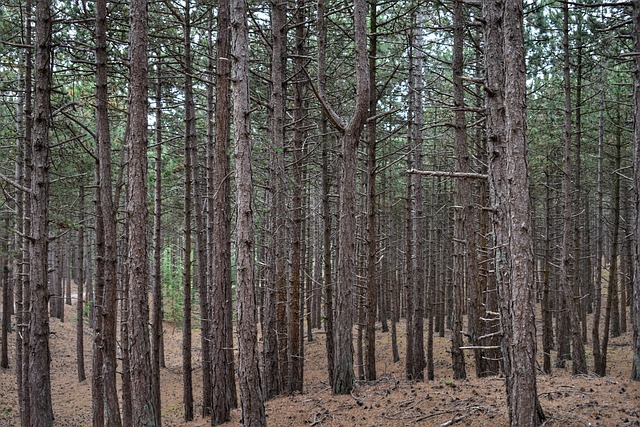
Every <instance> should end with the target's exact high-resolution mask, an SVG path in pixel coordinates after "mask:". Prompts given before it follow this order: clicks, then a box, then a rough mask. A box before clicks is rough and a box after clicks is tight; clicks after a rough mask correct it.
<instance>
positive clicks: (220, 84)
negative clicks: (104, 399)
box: [210, 0, 235, 426]
mask: <svg viewBox="0 0 640 427" xmlns="http://www.w3.org/2000/svg"><path fill="white" fill-rule="evenodd" d="M229 13H230V9H229V1H228V0H222V1H220V4H219V11H218V33H217V39H216V45H217V62H218V66H217V68H216V87H217V97H216V106H215V110H216V119H217V120H216V141H215V149H214V155H213V160H214V165H215V168H214V169H213V177H212V178H213V182H212V183H210V187H212V188H213V189H215V190H214V193H213V198H212V200H211V203H212V204H213V206H212V209H211V214H210V215H211V219H210V220H211V222H212V231H213V234H212V236H211V249H212V255H211V256H212V262H211V264H212V266H213V267H212V268H213V280H212V289H211V307H210V310H211V311H210V318H211V358H212V360H211V370H212V377H213V378H215V381H213V390H212V398H213V402H212V410H211V425H212V426H216V425H218V424H221V423H224V422H226V421H228V420H229V418H230V416H231V397H230V392H231V389H232V386H231V383H233V382H234V379H233V376H230V375H229V373H230V372H229V369H228V366H229V364H230V363H232V362H231V361H229V360H228V357H229V352H228V351H227V350H226V347H227V341H228V340H227V313H226V311H227V310H228V309H229V307H228V306H229V305H230V303H229V302H227V288H230V286H231V247H230V245H231V227H230V222H231V212H230V210H231V205H230V202H229V193H230V189H231V185H230V180H229V170H230V167H229V138H230V123H231V122H230V117H229V106H230V82H231V80H230V61H229V57H230V54H231V52H230V49H231V44H230V38H229V37H230V34H229V29H230V28H229V26H230V22H229ZM212 166H213V165H212ZM220 307H224V309H222V310H221V309H220ZM234 393H235V390H234Z"/></svg>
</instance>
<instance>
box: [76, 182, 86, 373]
mask: <svg viewBox="0 0 640 427" xmlns="http://www.w3.org/2000/svg"><path fill="white" fill-rule="evenodd" d="M84 202H85V189H84V186H81V187H80V195H79V200H78V204H79V205H80V216H79V218H78V222H79V223H80V224H81V225H80V228H79V229H78V247H77V249H76V250H77V259H76V269H77V272H76V275H77V281H78V300H77V304H76V323H77V324H76V362H77V365H78V381H79V382H82V381H84V380H86V379H87V375H86V372H85V368H84V284H85V277H86V276H85V273H86V272H85V269H84V261H85V256H84V255H85V254H84V251H85V247H84V241H85V233H84V224H85V210H84Z"/></svg>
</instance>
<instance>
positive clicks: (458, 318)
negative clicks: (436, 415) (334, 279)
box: [451, 0, 482, 380]
mask: <svg viewBox="0 0 640 427" xmlns="http://www.w3.org/2000/svg"><path fill="white" fill-rule="evenodd" d="M463 51H464V15H463V10H462V1H461V0H455V1H454V2H453V63H452V67H453V98H454V101H453V102H454V104H455V112H454V115H455V122H454V128H455V140H456V150H455V151H456V161H455V166H456V171H457V172H470V167H469V149H468V147H467V119H466V115H465V114H466V113H465V110H464V108H465V102H464V86H463V82H462V74H463V71H464V57H463ZM454 186H455V189H454V204H455V206H456V207H455V210H454V213H453V216H454V224H453V229H454V230H453V234H454V236H453V247H454V249H453V250H454V255H453V262H454V265H453V313H452V314H453V329H452V330H451V359H452V364H453V378H454V379H459V380H460V379H465V378H467V372H466V369H465V361H464V352H463V351H462V350H461V349H460V347H462V345H463V344H464V343H463V340H462V328H463V326H462V323H463V315H464V290H465V282H466V283H467V286H468V289H469V291H470V293H471V298H472V299H471V300H472V301H477V298H479V295H475V294H474V292H475V291H476V283H475V282H476V280H475V277H476V273H477V263H476V262H475V260H476V248H475V231H474V227H473V201H472V189H471V182H469V180H467V179H456V180H455V181H454ZM473 264H475V265H473ZM465 279H466V280H465ZM476 313H477V311H475V310H471V311H470V316H469V332H470V333H471V341H472V343H474V344H475V340H476V338H477V335H476V330H477V329H478V328H477V322H476V320H477V319H475V317H474V315H475V314H476ZM474 354H475V359H476V369H480V368H481V366H482V365H481V360H482V355H481V353H480V350H474Z"/></svg>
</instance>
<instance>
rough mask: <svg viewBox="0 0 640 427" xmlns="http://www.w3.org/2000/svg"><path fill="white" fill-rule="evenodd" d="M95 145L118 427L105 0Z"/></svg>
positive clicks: (111, 391) (107, 339) (107, 368)
mask: <svg viewBox="0 0 640 427" xmlns="http://www.w3.org/2000/svg"><path fill="white" fill-rule="evenodd" d="M95 33H96V48H95V60H96V147H97V150H98V165H99V170H98V176H99V196H98V197H99V203H100V206H101V209H102V214H103V215H102V228H103V239H104V253H103V256H104V259H103V264H104V266H103V269H104V271H103V274H104V276H103V281H104V288H103V292H104V294H103V298H102V313H101V315H102V334H101V338H102V339H101V341H100V350H101V351H102V353H103V356H102V358H103V360H102V367H101V369H102V381H103V385H104V391H103V393H104V394H103V396H104V404H105V412H104V413H105V425H106V426H109V427H118V426H120V425H122V422H121V420H120V408H119V405H118V388H117V386H116V367H117V360H116V352H117V347H116V346H117V343H116V331H117V326H116V325H117V323H116V321H117V305H116V303H117V298H116V288H117V272H116V268H117V237H116V216H115V208H114V204H113V194H112V184H111V138H110V135H109V116H108V105H107V102H108V96H109V94H108V91H107V2H106V0H100V1H97V2H96V29H95Z"/></svg>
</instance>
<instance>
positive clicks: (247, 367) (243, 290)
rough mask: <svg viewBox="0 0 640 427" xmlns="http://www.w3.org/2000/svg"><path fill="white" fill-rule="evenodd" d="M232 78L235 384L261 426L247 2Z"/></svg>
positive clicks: (235, 25)
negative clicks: (236, 331) (236, 334)
mask: <svg viewBox="0 0 640 427" xmlns="http://www.w3.org/2000/svg"><path fill="white" fill-rule="evenodd" d="M231 40H232V42H231V46H232V50H231V54H232V55H231V58H232V61H231V78H232V80H233V82H234V85H233V123H234V129H235V133H234V143H235V144H234V145H235V147H234V154H235V161H236V162H235V177H236V194H237V206H238V211H237V219H236V221H237V236H236V287H237V288H236V289H237V313H238V314H237V316H238V326H237V328H238V380H239V382H240V404H241V408H242V423H243V425H245V426H265V425H266V424H267V419H266V415H265V409H264V396H263V390H262V386H261V380H260V371H259V367H258V364H259V361H258V343H257V341H258V340H257V320H258V319H257V315H256V300H255V283H254V261H253V257H254V231H253V226H254V225H253V212H254V211H253V176H252V172H251V150H252V147H251V125H250V121H249V117H250V116H249V115H250V106H249V68H248V66H249V39H248V28H247V3H246V0H232V1H231Z"/></svg>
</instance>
